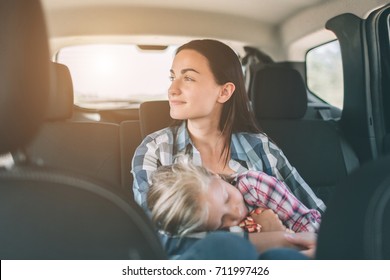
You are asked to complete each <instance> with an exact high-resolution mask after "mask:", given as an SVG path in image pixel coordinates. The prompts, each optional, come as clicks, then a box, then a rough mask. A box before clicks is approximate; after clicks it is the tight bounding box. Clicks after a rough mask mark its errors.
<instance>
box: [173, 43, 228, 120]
mask: <svg viewBox="0 0 390 280" xmlns="http://www.w3.org/2000/svg"><path fill="white" fill-rule="evenodd" d="M170 79H171V81H172V83H171V86H170V87H169V90H168V98H169V105H170V107H171V110H170V115H171V117H172V118H173V119H178V120H186V119H189V120H195V119H204V118H206V119H207V118H212V119H214V120H216V121H219V117H220V115H221V111H222V106H223V104H222V103H220V102H219V95H220V93H221V91H222V89H223V86H221V85H218V84H217V83H216V81H215V78H214V75H213V73H212V72H211V69H210V67H209V64H208V61H207V59H206V57H204V56H203V55H201V54H200V53H198V52H197V51H194V50H182V51H180V52H179V53H178V54H177V55H176V56H175V58H174V60H173V63H172V68H171V70H170Z"/></svg>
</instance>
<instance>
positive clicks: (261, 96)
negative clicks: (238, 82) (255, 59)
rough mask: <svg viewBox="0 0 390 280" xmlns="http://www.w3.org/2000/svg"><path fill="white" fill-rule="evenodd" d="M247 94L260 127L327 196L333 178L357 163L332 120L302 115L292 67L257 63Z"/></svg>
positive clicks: (301, 94)
mask: <svg viewBox="0 0 390 280" xmlns="http://www.w3.org/2000/svg"><path fill="white" fill-rule="evenodd" d="M251 96H252V102H253V109H254V113H255V116H256V119H257V120H258V122H259V124H260V127H261V128H262V129H263V130H264V132H265V133H266V134H267V135H268V136H269V137H270V138H271V139H272V140H273V141H274V142H275V143H276V144H277V145H278V146H279V147H280V148H281V149H282V150H283V152H284V153H285V155H286V156H287V158H288V160H289V161H290V163H291V164H292V165H293V166H294V167H295V168H296V169H297V170H298V172H299V173H300V174H301V176H302V177H303V178H304V179H305V181H306V182H307V183H308V184H309V185H310V186H311V187H312V189H313V190H314V191H315V193H316V194H317V195H318V196H319V197H320V198H322V199H323V200H324V201H325V202H326V201H327V199H328V197H329V195H330V193H331V192H332V190H333V188H334V186H335V185H336V183H337V182H338V181H340V180H341V179H342V178H344V177H345V176H347V175H348V174H349V173H350V172H351V171H352V170H354V169H355V168H357V167H358V166H359V161H358V158H357V156H356V154H355V152H354V151H353V150H352V148H351V147H350V146H349V145H348V143H347V141H346V140H345V139H344V137H343V135H342V133H341V131H340V129H339V125H338V123H337V121H332V120H329V121H324V120H316V119H310V120H309V119H304V118H303V117H304V115H305V113H306V110H307V94H306V87H305V84H304V82H303V80H302V78H301V76H300V74H299V73H298V71H296V70H294V69H291V68H286V67H281V66H279V65H266V66H264V67H262V68H259V69H258V70H257V71H256V72H255V73H254V81H253V83H252V88H251Z"/></svg>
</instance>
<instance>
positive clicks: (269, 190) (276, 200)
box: [236, 171, 321, 232]
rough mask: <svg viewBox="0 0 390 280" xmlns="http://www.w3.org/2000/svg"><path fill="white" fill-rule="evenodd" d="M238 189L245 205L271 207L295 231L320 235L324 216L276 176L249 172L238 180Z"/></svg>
mask: <svg viewBox="0 0 390 280" xmlns="http://www.w3.org/2000/svg"><path fill="white" fill-rule="evenodd" d="M236 187H237V188H238V189H239V190H240V192H241V193H242V194H243V196H244V199H245V202H246V203H247V204H249V205H251V206H252V207H254V208H257V207H263V208H270V209H272V210H273V211H274V212H275V213H276V214H278V216H279V218H280V220H281V221H282V222H283V223H284V224H285V225H286V226H287V227H288V228H290V229H292V230H293V231H295V232H301V231H310V232H316V231H317V230H318V228H319V223H320V221H321V215H320V213H319V212H318V211H316V210H314V209H308V208H307V207H306V206H305V205H304V204H303V203H301V202H300V201H299V200H298V199H297V198H296V197H295V196H294V195H293V194H292V193H291V192H290V191H289V189H288V187H287V186H286V185H285V184H284V183H283V182H281V181H279V180H278V179H276V178H275V177H272V176H269V175H267V174H265V173H264V172H258V171H249V172H247V173H245V174H242V175H241V176H239V177H238V178H237V184H236Z"/></svg>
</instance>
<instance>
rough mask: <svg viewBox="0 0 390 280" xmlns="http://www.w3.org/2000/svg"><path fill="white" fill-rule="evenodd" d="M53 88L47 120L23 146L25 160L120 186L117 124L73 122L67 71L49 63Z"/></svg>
mask: <svg viewBox="0 0 390 280" xmlns="http://www.w3.org/2000/svg"><path fill="white" fill-rule="evenodd" d="M52 66H53V67H54V72H55V73H56V85H57V87H56V89H55V90H54V91H53V90H52V92H51V95H50V102H49V103H50V104H49V109H48V113H47V116H46V121H45V122H44V124H43V125H42V126H41V128H40V130H39V132H38V133H37V135H36V137H35V138H34V139H33V141H32V142H31V143H30V144H29V145H28V146H27V147H26V153H27V155H28V157H29V158H30V159H31V160H33V161H35V162H37V163H40V164H41V165H48V166H52V167H56V168H63V169H67V170H70V171H73V172H78V173H80V174H83V175H86V176H89V177H91V178H95V179H97V180H99V181H101V182H105V183H106V184H107V186H111V187H113V188H115V189H117V190H121V191H123V190H127V191H129V187H128V186H126V187H127V188H123V187H122V180H123V178H122V174H121V170H122V168H121V150H120V149H121V148H120V134H119V125H118V124H113V123H101V122H94V121H80V122H77V121H72V120H70V118H71V117H72V111H73V85H72V80H71V76H70V73H69V70H68V68H67V67H66V66H65V65H62V64H59V63H52ZM128 176H129V177H130V174H128Z"/></svg>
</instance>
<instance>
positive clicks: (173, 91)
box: [168, 80, 180, 97]
mask: <svg viewBox="0 0 390 280" xmlns="http://www.w3.org/2000/svg"><path fill="white" fill-rule="evenodd" d="M178 83H179V82H178V81H177V80H173V81H172V82H171V85H170V86H169V88H168V97H169V96H174V95H178V94H180V87H179V84H178Z"/></svg>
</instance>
